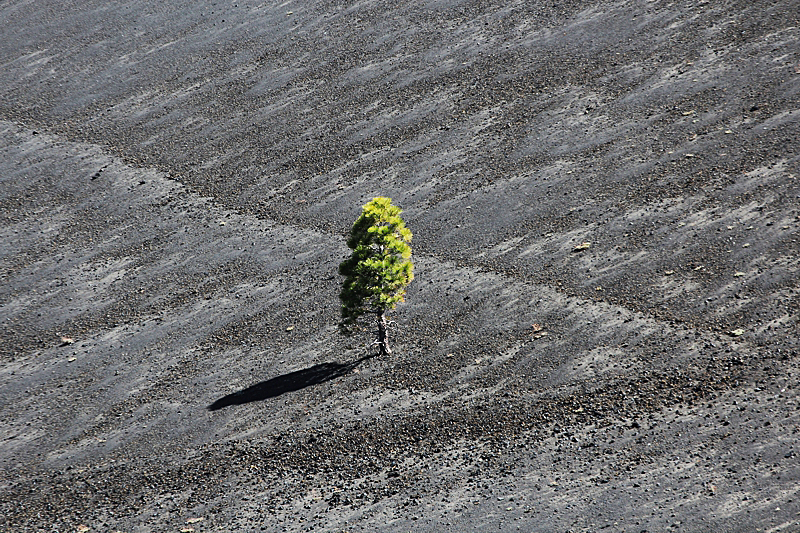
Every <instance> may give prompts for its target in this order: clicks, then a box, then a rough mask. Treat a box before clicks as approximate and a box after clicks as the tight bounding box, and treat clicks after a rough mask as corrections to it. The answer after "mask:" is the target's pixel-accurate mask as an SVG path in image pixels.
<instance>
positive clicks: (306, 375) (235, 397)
mask: <svg viewBox="0 0 800 533" xmlns="http://www.w3.org/2000/svg"><path fill="white" fill-rule="evenodd" d="M370 357H371V356H367V357H362V358H361V359H358V360H356V361H353V362H350V363H320V364H318V365H314V366H312V367H309V368H305V369H303V370H296V371H294V372H290V373H288V374H283V375H282V376H277V377H274V378H272V379H268V380H266V381H262V382H260V383H256V384H255V385H251V386H250V387H247V388H246V389H242V390H240V391H236V392H233V393H231V394H228V395H227V396H223V397H222V398H220V399H218V400H217V401H215V402H214V403H212V404H211V405H209V406H208V410H209V411H217V410H219V409H222V408H223V407H228V406H231V405H243V404H246V403H250V402H259V401H262V400H266V399H269V398H275V397H276V396H280V395H282V394H286V393H287V392H294V391H298V390H301V389H304V388H306V387H311V386H313V385H319V384H320V383H325V382H326V381H330V380H332V379H336V378H338V377H340V376H344V375H345V374H348V373H350V372H352V371H353V370H354V369H355V368H356V367H357V366H358V365H360V364H361V363H362V362H364V361H365V360H366V359H369V358H370Z"/></svg>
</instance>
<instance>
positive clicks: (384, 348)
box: [378, 312, 392, 355]
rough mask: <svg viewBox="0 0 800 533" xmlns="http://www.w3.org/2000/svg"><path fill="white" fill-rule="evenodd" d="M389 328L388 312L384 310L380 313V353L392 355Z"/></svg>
mask: <svg viewBox="0 0 800 533" xmlns="http://www.w3.org/2000/svg"><path fill="white" fill-rule="evenodd" d="M387 328H388V324H387V323H386V313H385V312H382V313H380V314H378V347H379V348H380V353H379V354H378V355H391V353H392V350H391V349H390V348H389V332H388V330H387Z"/></svg>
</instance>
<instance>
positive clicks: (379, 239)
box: [339, 196, 414, 355]
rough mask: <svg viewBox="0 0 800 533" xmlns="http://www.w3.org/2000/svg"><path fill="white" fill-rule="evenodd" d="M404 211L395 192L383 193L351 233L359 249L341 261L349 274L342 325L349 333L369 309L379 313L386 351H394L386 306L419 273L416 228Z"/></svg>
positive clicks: (381, 343) (343, 294)
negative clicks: (415, 256)
mask: <svg viewBox="0 0 800 533" xmlns="http://www.w3.org/2000/svg"><path fill="white" fill-rule="evenodd" d="M400 213H402V210H401V209H400V208H399V207H397V206H394V205H392V199H391V198H385V197H382V196H379V197H377V198H373V199H372V201H370V202H369V203H367V204H366V205H365V206H364V207H363V211H362V213H361V216H359V217H358V219H357V220H356V221H355V224H353V228H352V229H351V230H350V237H349V238H348V239H347V246H348V247H349V248H350V249H352V250H353V253H352V254H351V255H350V257H349V258H348V259H346V260H344V261H342V264H340V265H339V274H341V275H342V276H344V283H343V284H342V292H341V294H340V295H339V298H340V299H341V300H342V321H341V324H340V326H341V327H342V330H343V331H344V332H345V333H349V332H350V331H351V328H352V327H353V326H355V325H357V324H358V323H359V320H360V319H361V318H362V316H363V315H374V316H375V317H376V319H377V322H378V334H377V337H378V338H377V340H376V342H375V344H377V345H378V348H379V350H380V355H385V354H390V353H392V350H391V349H390V348H389V335H388V331H387V328H388V322H387V320H386V312H387V311H390V310H392V309H394V308H395V307H397V304H398V302H402V301H403V297H404V296H405V294H406V287H407V286H408V284H409V283H411V280H413V279H414V265H413V264H412V262H411V246H409V243H410V242H411V231H410V230H409V229H408V228H407V227H406V225H405V222H403V219H402V218H400Z"/></svg>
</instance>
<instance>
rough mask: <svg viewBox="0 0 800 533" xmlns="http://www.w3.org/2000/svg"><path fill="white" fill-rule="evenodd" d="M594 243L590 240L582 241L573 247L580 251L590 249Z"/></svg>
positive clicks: (574, 249)
mask: <svg viewBox="0 0 800 533" xmlns="http://www.w3.org/2000/svg"><path fill="white" fill-rule="evenodd" d="M591 245H592V243H590V242H582V243H580V244H579V245H578V246H576V247H575V248H573V249H572V251H573V252H580V251H583V250H588V249H589V247H590V246H591Z"/></svg>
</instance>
